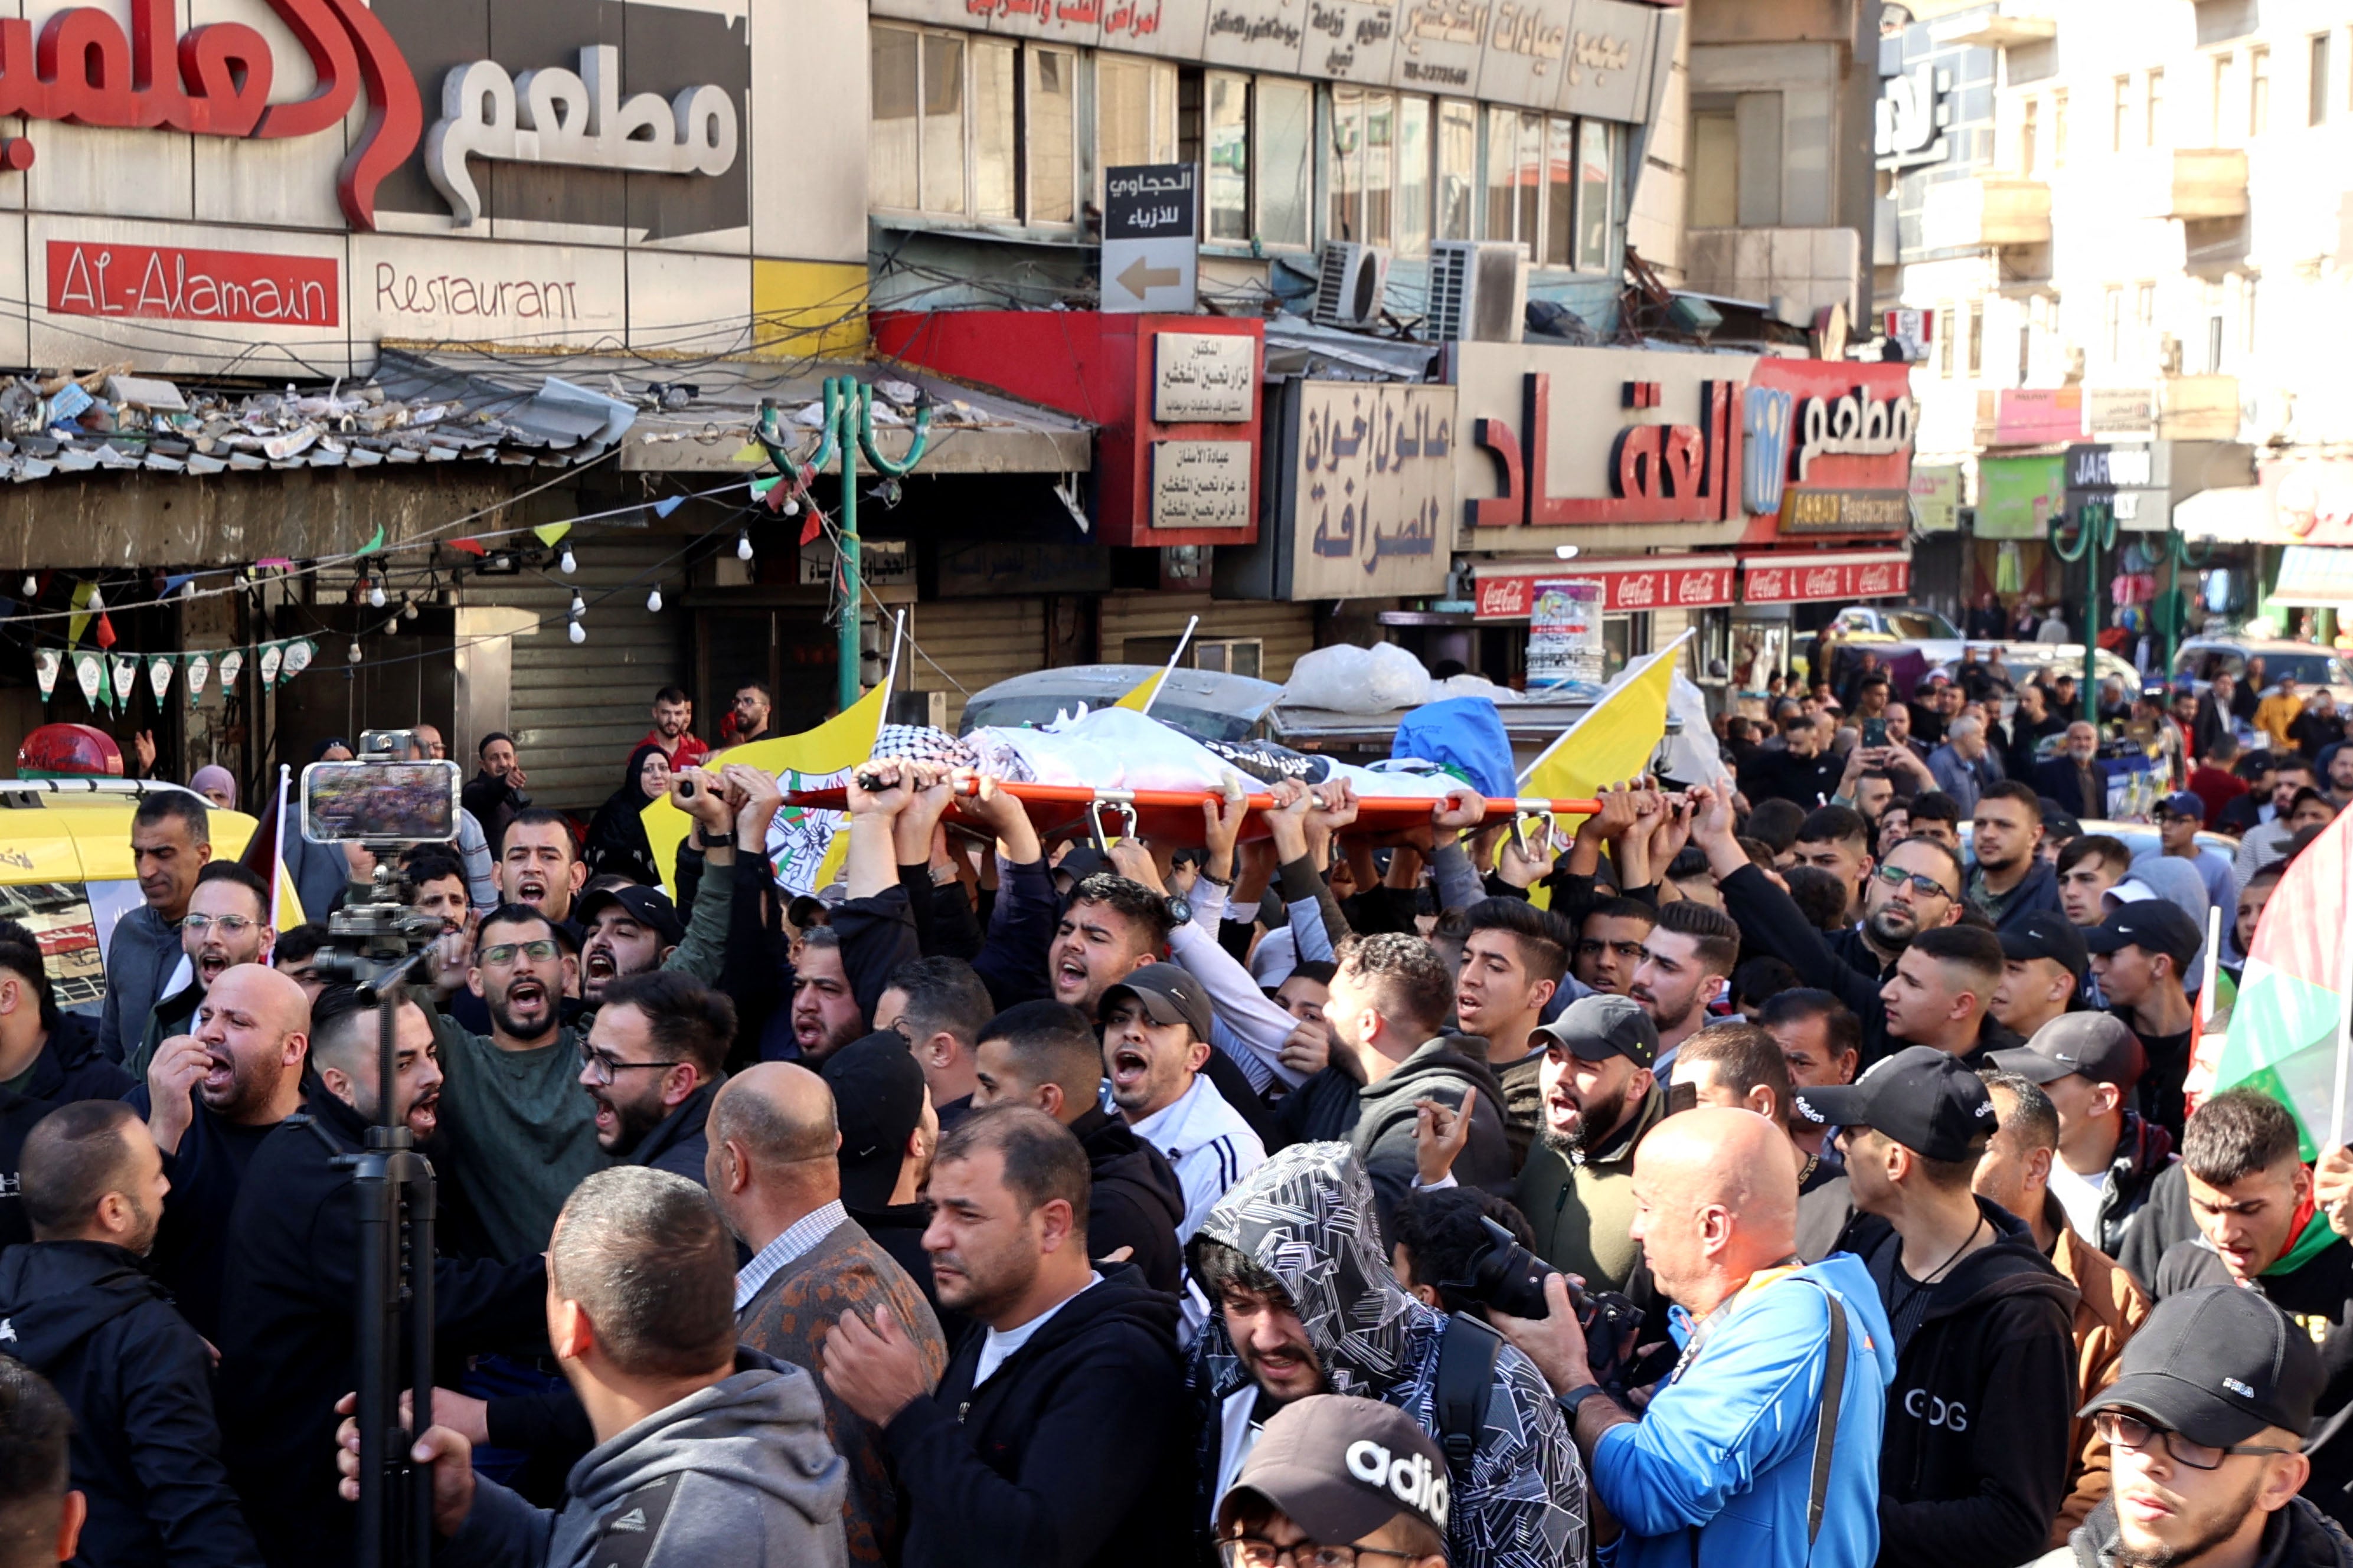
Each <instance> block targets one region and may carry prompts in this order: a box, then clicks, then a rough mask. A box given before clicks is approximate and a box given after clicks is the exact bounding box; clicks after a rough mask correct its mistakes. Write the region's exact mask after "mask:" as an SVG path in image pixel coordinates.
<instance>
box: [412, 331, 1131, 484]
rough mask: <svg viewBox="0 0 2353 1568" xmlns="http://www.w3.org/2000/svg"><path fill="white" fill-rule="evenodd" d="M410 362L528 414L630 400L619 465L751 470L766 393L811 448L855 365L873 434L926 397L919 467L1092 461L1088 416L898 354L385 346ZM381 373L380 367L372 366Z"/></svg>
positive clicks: (1004, 467) (995, 468)
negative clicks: (533, 351) (786, 357)
mask: <svg viewBox="0 0 2353 1568" xmlns="http://www.w3.org/2000/svg"><path fill="white" fill-rule="evenodd" d="M384 362H385V366H390V365H393V364H394V363H396V362H397V363H400V364H402V365H404V366H406V367H409V370H408V374H418V373H420V372H429V373H430V374H434V375H438V376H439V377H442V378H445V379H449V380H452V381H453V382H454V384H460V385H463V386H466V387H469V388H471V389H474V390H476V391H477V392H478V393H479V392H482V391H484V390H486V389H487V390H488V391H491V392H495V393H499V394H502V395H505V396H506V397H509V398H511V399H512V398H522V397H525V396H529V397H530V398H531V399H532V405H531V406H532V408H533V412H534V415H537V416H546V415H549V414H554V415H561V414H563V413H565V412H566V411H567V408H566V407H563V406H560V407H558V408H557V409H554V410H552V411H550V410H546V409H545V407H544V405H546V403H547V401H548V399H547V396H546V394H545V393H544V391H543V390H542V389H543V388H545V387H546V386H548V385H550V384H555V385H560V386H563V387H565V389H566V390H567V391H570V392H575V393H577V392H582V391H583V390H584V389H585V390H586V393H588V394H589V395H601V397H600V398H599V401H607V400H609V401H610V402H611V403H612V404H613V405H617V406H621V407H626V408H628V409H629V410H630V411H631V412H632V414H633V416H634V419H635V423H634V424H633V425H632V426H630V427H629V431H628V440H627V445H626V449H625V450H624V451H623V452H622V454H621V457H620V459H619V467H620V468H622V469H624V470H625V471H630V472H638V473H700V474H747V475H748V474H754V473H757V472H759V471H760V470H762V469H763V468H765V467H766V466H767V461H768V459H767V454H766V453H765V451H763V450H761V448H760V447H758V445H757V444H756V443H754V442H753V440H752V428H753V426H754V423H755V422H756V421H757V420H758V419H759V417H760V405H761V404H762V403H763V402H765V401H768V400H771V399H773V400H774V401H775V402H776V405H777V408H778V411H779V416H780V418H781V420H782V423H783V425H784V427H785V428H786V431H787V432H793V433H796V435H797V438H796V439H795V440H793V442H792V447H793V449H794V450H795V451H796V452H801V453H805V454H813V453H814V452H815V450H816V447H817V426H818V424H819V423H820V422H821V420H822V417H823V406H822V395H823V385H824V383H825V380H826V378H827V377H828V376H834V375H855V376H857V377H858V378H859V379H860V380H861V381H864V382H868V383H870V384H872V385H873V387H874V388H875V393H876V396H875V407H874V436H875V444H876V445H877V446H878V447H881V449H882V453H883V455H884V456H885V457H889V458H900V457H903V456H904V455H905V453H906V450H907V447H908V445H909V443H910V442H911V441H912V440H913V434H912V431H911V429H910V426H912V425H913V416H914V410H915V409H916V408H917V407H918V406H920V405H928V406H929V407H930V408H931V411H932V434H931V441H930V443H929V445H927V446H926V447H924V450H923V462H922V464H921V466H920V468H919V470H918V471H920V472H922V473H926V474H1067V473H1079V472H1083V471H1085V470H1087V469H1090V468H1093V467H1094V426H1092V425H1089V424H1088V423H1087V422H1086V421H1084V420H1082V419H1075V418H1072V417H1071V416H1069V415H1067V414H1061V413H1058V412H1056V411H1055V410H1053V409H1050V408H1041V407H1039V405H1036V404H1031V403H1023V402H1020V401H1018V399H1015V398H1011V397H1008V396H1006V395H1003V394H1002V393H995V392H982V391H978V390H976V389H975V388H972V387H968V386H964V385H961V384H957V383H955V382H953V381H950V380H948V379H947V378H945V377H944V376H939V375H933V374H926V373H924V372H922V371H917V370H912V369H909V368H908V367H906V366H903V365H896V364H877V363H868V362H864V361H848V360H844V361H834V362H828V361H823V360H793V361H789V362H778V361H770V360H700V361H694V362H682V363H680V364H679V365H678V366H677V367H676V368H675V369H671V368H670V367H666V366H664V365H661V364H659V363H652V362H649V361H647V360H644V359H641V358H636V357H631V356H628V355H621V354H560V355H554V356H551V357H550V358H549V360H548V361H547V363H538V362H537V361H536V360H533V361H531V362H518V361H517V360H516V359H514V358H513V357H512V356H506V355H490V354H463V353H432V354H424V353H415V352H411V351H405V350H396V349H387V350H386V351H385V356H384ZM378 374H379V376H382V375H384V374H386V371H385V369H384V368H379V371H378Z"/></svg>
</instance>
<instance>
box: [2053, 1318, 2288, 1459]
mask: <svg viewBox="0 0 2353 1568" xmlns="http://www.w3.org/2000/svg"><path fill="white" fill-rule="evenodd" d="M2326 1382H2327V1373H2325V1372H2323V1371H2322V1369H2321V1364H2320V1352H2319V1351H2318V1350H2316V1349H2315V1348H2314V1346H2313V1343H2312V1339H2311V1336H2310V1335H2308V1334H2306V1333H2304V1332H2303V1331H2300V1330H2299V1329H2297V1328H2296V1327H2295V1324H2293V1323H2291V1322H2289V1321H2287V1317H2286V1315H2285V1314H2284V1313H2283V1312H2282V1311H2281V1310H2279V1309H2278V1308H2277V1307H2274V1306H2273V1305H2272V1304H2271V1303H2270V1302H2269V1301H2266V1300H2263V1298H2262V1297H2261V1296H2258V1295H2256V1294H2255V1293H2254V1292H2253V1291H2252V1290H2242V1289H2239V1288H2238V1287H2237V1286H2235V1285H2209V1286H2207V1287H2205V1288H2204V1289H2197V1290H2184V1291H2181V1292H2179V1294H2177V1295H2172V1296H2168V1297H2167V1298H2166V1299H2165V1300H2162V1301H2159V1302H2158V1304H2157V1307H2156V1309H2155V1310H2153V1311H2151V1312H2150V1313H2149V1315H2148V1317H2147V1321H2144V1322H2143V1323H2142V1324H2141V1326H2140V1328H2139V1329H2138V1330H2137V1331H2136V1332H2135V1333H2134V1334H2133V1337H2132V1338H2131V1339H2129V1340H2127V1341H2126V1342H2125V1350H2124V1355H2123V1356H2122V1357H2121V1358H2120V1359H2119V1360H2118V1362H2117V1363H2116V1382H2114V1383H2112V1384H2108V1386H2107V1387H2106V1388H2105V1389H2104V1390H2102V1391H2101V1393H2100V1394H2099V1396H2098V1397H2097V1398H2095V1399H2094V1400H2093V1401H2092V1402H2091V1403H2090V1404H2088V1405H2084V1408H2083V1409H2082V1410H2081V1411H2079V1412H2077V1415H2093V1414H2094V1412H2097V1411H2102V1410H2129V1411H2132V1412H2134V1413H2136V1414H2137V1415H2144V1416H2147V1418H2148V1419H2149V1420H2151V1421H2153V1422H2155V1423H2156V1424H2157V1425H2158V1426H2163V1427H2165V1428H2166V1429H2167V1430H2168V1431H2172V1432H2179V1433H2180V1434H2181V1435H2182V1436H2185V1437H2187V1438H2189V1440H2190V1441H2191V1442H2193V1443H2204V1444H2207V1445H2209V1446H2211V1447H2217V1448H2227V1447H2231V1446H2232V1444H2235V1443H2243V1442H2245V1441H2246V1440H2247V1439H2248V1438H2250V1437H2252V1436H2254V1435H2255V1434H2256V1433H2258V1432H2261V1431H2263V1430H2264V1429H2265V1428H2266V1427H2271V1426H2278V1427H2282V1428H2284V1429H2285V1430H2287V1431H2290V1432H2293V1433H2295V1435H2296V1436H2299V1437H2301V1436H2304V1435H2305V1434H2306V1432H2308V1431H2310V1430H2311V1427H2312V1406H2313V1402H2314V1401H2315V1399H2316V1397H2317V1396H2318V1394H2319V1393H2320V1389H2321V1387H2322V1385H2323V1384H2325V1383H2326Z"/></svg>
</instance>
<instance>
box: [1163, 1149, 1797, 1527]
mask: <svg viewBox="0 0 2353 1568" xmlns="http://www.w3.org/2000/svg"><path fill="white" fill-rule="evenodd" d="M1784 1164H1785V1166H1786V1165H1787V1161H1786V1159H1785V1160H1784ZM1792 1180H1793V1183H1794V1177H1793V1178H1792ZM1190 1250H1191V1261H1192V1272H1193V1279H1194V1280H1195V1282H1196V1283H1198V1285H1199V1286H1200V1287H1201V1289H1202V1291H1203V1292H1204V1293H1205V1294H1206V1295H1207V1296H1208V1299H1209V1301H1210V1304H1211V1308H1212V1311H1211V1315H1210V1319H1209V1323H1208V1327H1207V1328H1206V1329H1204V1330H1203V1331H1202V1332H1201V1334H1200V1336H1199V1337H1198V1339H1196V1340H1195V1341H1194V1342H1193V1348H1192V1352H1191V1361H1190V1364H1189V1366H1188V1368H1187V1384H1188V1386H1189V1388H1190V1390H1191V1393H1192V1395H1193V1398H1194V1401H1195V1404H1196V1405H1197V1407H1198V1416H1199V1430H1200V1441H1199V1446H1198V1452H1197V1458H1198V1464H1199V1485H1200V1492H1201V1496H1200V1504H1201V1506H1200V1511H1199V1513H1198V1515H1197V1523H1198V1527H1199V1528H1200V1529H1201V1531H1203V1533H1204V1535H1205V1536H1206V1534H1207V1531H1208V1526H1209V1524H1210V1522H1211V1520H1212V1518H1213V1517H1214V1515H1215V1505H1216V1501H1217V1500H1218V1499H1219V1497H1220V1496H1222V1495H1223V1494H1224V1493H1225V1492H1226V1491H1227V1490H1228V1489H1229V1488H1231V1487H1232V1486H1233V1485H1234V1484H1235V1479H1236V1478H1237V1476H1239V1475H1240V1474H1241V1473H1242V1469H1243V1466H1244V1463H1245V1461H1247V1460H1248V1459H1249V1458H1250V1455H1251V1452H1252V1450H1253V1449H1254V1448H1255V1447H1257V1445H1258V1443H1259V1441H1260V1438H1261V1434H1262V1433H1263V1432H1265V1431H1266V1429H1267V1425H1268V1423H1269V1422H1270V1421H1271V1418H1272V1417H1273V1415H1274V1414H1275V1412H1277V1411H1278V1410H1280V1409H1282V1407H1284V1406H1285V1405H1292V1404H1294V1403H1296V1402H1298V1401H1300V1400H1303V1399H1305V1398H1307V1397H1309V1396H1310V1395H1312V1394H1354V1395H1357V1396H1359V1397H1362V1398H1366V1399H1377V1400H1379V1401H1380V1402H1381V1403H1382V1404H1384V1405H1393V1406H1395V1407H1397V1408H1398V1409H1399V1410H1402V1411H1404V1412H1405V1413H1406V1414H1407V1415H1409V1416H1411V1417H1412V1418H1413V1420H1414V1422H1415V1424H1416V1425H1418V1426H1420V1427H1421V1429H1422V1430H1423V1431H1425V1432H1427V1433H1429V1434H1430V1436H1431V1437H1432V1438H1433V1439H1434V1440H1435V1441H1436V1442H1437V1444H1438V1446H1439V1448H1440V1451H1441V1452H1443V1453H1444V1454H1445V1455H1446V1459H1447V1463H1446V1484H1447V1488H1448V1491H1449V1495H1450V1497H1451V1503H1452V1506H1451V1511H1450V1514H1449V1517H1448V1519H1447V1521H1446V1547H1447V1556H1448V1558H1449V1560H1450V1561H1451V1562H1453V1563H1457V1564H1459V1565H1461V1568H1567V1564H1571V1563H1582V1562H1583V1561H1584V1560H1585V1477H1584V1474H1583V1472H1582V1471H1581V1470H1580V1469H1579V1468H1578V1466H1577V1454H1576V1451H1575V1450H1574V1449H1573V1448H1572V1447H1570V1446H1569V1441H1568V1434H1567V1431H1566V1430H1565V1429H1564V1428H1563V1426H1562V1424H1561V1418H1560V1412H1559V1411H1558V1410H1557V1409H1556V1408H1555V1407H1554V1405H1553V1402H1552V1400H1551V1399H1550V1398H1549V1397H1548V1395H1547V1391H1546V1387H1545V1384H1544V1380H1543V1378H1542V1377H1540V1376H1539V1375H1538V1374H1537V1372H1536V1369H1535V1367H1533V1366H1530V1365H1529V1364H1528V1361H1527V1358H1526V1357H1525V1356H1523V1355H1522V1354H1520V1352H1517V1351H1515V1350H1514V1349H1512V1348H1511V1347H1510V1346H1509V1345H1506V1344H1504V1343H1503V1342H1501V1341H1500V1340H1499V1339H1497V1338H1496V1336H1495V1335H1494V1334H1493V1332H1492V1331H1489V1330H1488V1329H1486V1328H1485V1327H1484V1326H1483V1325H1482V1324H1481V1323H1479V1322H1477V1321H1474V1320H1472V1319H1471V1318H1468V1317H1460V1316H1458V1317H1449V1316H1447V1315H1445V1314H1443V1313H1441V1312H1439V1311H1436V1310H1433V1309H1431V1308H1429V1307H1426V1306H1424V1305H1422V1304H1421V1303H1420V1302H1419V1301H1418V1300H1415V1299H1414V1298H1413V1297H1411V1296H1409V1295H1408V1294H1407V1293H1406V1291H1405V1289H1404V1288H1403V1287H1402V1286H1400V1285H1399V1284H1398V1281H1397V1276H1396V1275H1395V1274H1394V1273H1393V1272H1391V1270H1390V1266H1389V1257H1388V1252H1387V1250H1386V1248H1385V1244H1384V1243H1383V1241H1382V1238H1381V1227H1380V1222H1379V1219H1378V1217H1377V1215H1376V1214H1375V1213H1374V1205H1373V1185H1372V1181H1371V1178H1370V1177H1368V1176H1367V1175H1366V1173H1365V1167H1364V1165H1363V1164H1362V1163H1360V1162H1359V1161H1358V1159H1357V1157H1356V1154H1355V1153H1354V1152H1352V1151H1351V1150H1350V1148H1349V1146H1348V1145H1347V1144H1345V1143H1340V1142H1327V1143H1294V1144H1293V1145H1292V1146H1291V1147H1290V1148H1288V1149H1285V1150H1282V1152H1279V1153H1276V1154H1274V1155H1272V1156H1271V1157H1270V1158H1269V1159H1268V1161H1267V1163H1265V1164H1263V1165H1261V1166H1260V1167H1259V1168H1258V1169H1257V1170H1256V1171H1253V1172H1252V1173H1250V1174H1249V1175H1248V1176H1245V1177H1244V1178H1243V1179H1242V1180H1241V1181H1240V1182H1239V1183H1237V1184H1235V1186H1234V1187H1233V1189H1232V1190H1231V1191H1230V1192H1229V1193H1228V1194H1226V1195H1225V1197H1224V1198H1223V1199H1222V1200H1220V1201H1219V1204H1218V1206H1217V1207H1216V1208H1214V1209H1212V1210H1211V1211H1210V1212H1209V1217H1208V1219H1207V1220H1205V1221H1203V1222H1202V1225H1201V1228H1200V1230H1199V1232H1198V1234H1196V1235H1195V1237H1193V1241H1192V1245H1191V1249H1190ZM1522 1257H1523V1258H1525V1259H1526V1261H1527V1262H1528V1263H1529V1264H1530V1265H1534V1264H1535V1259H1534V1258H1527V1257H1526V1255H1525V1254H1523V1255H1522Z"/></svg>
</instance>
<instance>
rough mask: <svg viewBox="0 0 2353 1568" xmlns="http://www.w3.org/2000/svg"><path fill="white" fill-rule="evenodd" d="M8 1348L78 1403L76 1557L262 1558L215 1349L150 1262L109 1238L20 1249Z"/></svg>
mask: <svg viewBox="0 0 2353 1568" xmlns="http://www.w3.org/2000/svg"><path fill="white" fill-rule="evenodd" d="M0 1343H5V1349H6V1350H7V1352H8V1353H10V1354H11V1355H14V1356H15V1357H16V1359H17V1360H19V1361H21V1362H23V1363H25V1364H26V1365H27V1366H29V1367H31V1368H32V1369H33V1370H34V1371H36V1372H37V1373H40V1374H41V1375H42V1376H44V1377H46V1378H47V1379H48V1380H49V1381H50V1382H51V1383H52V1384H56V1386H57V1390H58V1394H61V1395H62V1396H63V1397H64V1399H65V1402H66V1405H67V1408H69V1409H70V1410H71V1411H72V1412H73V1417H74V1431H73V1444H72V1448H71V1457H72V1473H73V1485H74V1486H75V1487H77V1488H78V1489H80V1490H81V1491H82V1492H83V1493H84V1494H86V1495H87V1496H88V1497H89V1499H90V1519H89V1522H87V1523H86V1524H84V1525H83V1526H82V1531H81V1549H80V1551H79V1553H77V1554H76V1556H75V1558H74V1561H75V1562H76V1563H85V1564H88V1568H116V1565H117V1564H120V1565H121V1568H149V1565H150V1564H153V1563H172V1564H173V1565H174V1568H183V1565H199V1568H201V1565H210V1564H216V1563H217V1564H235V1565H237V1568H249V1565H251V1564H255V1563H259V1562H260V1561H261V1553H260V1552H259V1550H258V1549H256V1547H255V1546H254V1543H253V1534H252V1532H251V1531H248V1529H247V1528H246V1524H245V1515H244V1514H243V1512H242V1511H240V1510H239V1509H238V1507H237V1494H236V1493H235V1492H233V1491H231V1490H230V1489H229V1484H228V1472H227V1470H226V1469H224V1468H222V1466H221V1458H220V1455H221V1439H220V1428H219V1427H218V1426H216V1424H215V1422H214V1420H213V1393H212V1358H211V1356H210V1355H209V1354H208V1353H207V1352H206V1350H205V1342H204V1341H202V1340H200V1339H198V1338H197V1337H196V1331H195V1330H194V1329H192V1328H190V1327H188V1325H187V1323H186V1322H185V1321H184V1320H183V1319H182V1318H181V1316H180V1314H179V1313H177V1312H175V1311H174V1310H172V1303H171V1300H170V1298H169V1297H167V1296H166V1295H165V1294H164V1288H163V1287H162V1286H161V1285H158V1284H157V1283H156V1282H155V1281H154V1280H153V1279H150V1278H149V1277H148V1275H147V1272H146V1270H144V1269H142V1268H140V1267H139V1259H138V1258H135V1257H134V1256H132V1254H131V1253H128V1252H126V1251H124V1250H123V1249H122V1248H121V1247H111V1246H108V1245H107V1244H106V1243H104V1242H96V1241H49V1242H40V1243H28V1244H27V1245H26V1246H23V1247H11V1248H9V1249H8V1252H7V1254H6V1256H5V1257H0Z"/></svg>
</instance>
